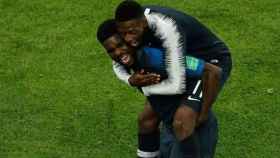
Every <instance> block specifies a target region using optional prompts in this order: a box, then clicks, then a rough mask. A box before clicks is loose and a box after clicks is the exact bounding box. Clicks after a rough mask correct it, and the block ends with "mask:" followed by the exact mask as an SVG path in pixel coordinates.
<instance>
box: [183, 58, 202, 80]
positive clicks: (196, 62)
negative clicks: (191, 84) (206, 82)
mask: <svg viewBox="0 0 280 158" xmlns="http://www.w3.org/2000/svg"><path fill="white" fill-rule="evenodd" d="M185 60H186V76H187V77H202V74H203V70H204V66H205V62H204V61H203V60H201V59H198V58H195V57H192V56H186V57H185Z"/></svg>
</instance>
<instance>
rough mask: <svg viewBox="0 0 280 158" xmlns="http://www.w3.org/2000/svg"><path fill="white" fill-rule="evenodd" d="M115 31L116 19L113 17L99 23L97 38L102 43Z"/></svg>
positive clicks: (115, 32)
mask: <svg viewBox="0 0 280 158" xmlns="http://www.w3.org/2000/svg"><path fill="white" fill-rule="evenodd" d="M117 33H118V31H117V25H116V21H115V20H114V19H108V20H105V21H104V22H103V23H101V24H100V25H99V27H98V29H97V39H98V41H99V42H100V43H103V42H104V41H105V40H106V39H108V38H109V37H111V36H113V35H114V34H117Z"/></svg>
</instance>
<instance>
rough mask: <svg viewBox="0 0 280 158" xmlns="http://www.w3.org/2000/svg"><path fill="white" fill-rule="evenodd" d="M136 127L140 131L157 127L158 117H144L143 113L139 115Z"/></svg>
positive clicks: (143, 131) (147, 131)
mask: <svg viewBox="0 0 280 158" xmlns="http://www.w3.org/2000/svg"><path fill="white" fill-rule="evenodd" d="M138 127H139V130H140V132H141V133H149V132H152V131H154V130H156V129H157V128H158V119H157V117H156V116H154V117H145V115H139V117H138Z"/></svg>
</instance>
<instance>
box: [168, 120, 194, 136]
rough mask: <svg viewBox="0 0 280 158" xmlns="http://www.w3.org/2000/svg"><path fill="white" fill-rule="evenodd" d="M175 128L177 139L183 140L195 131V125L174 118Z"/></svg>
mask: <svg viewBox="0 0 280 158" xmlns="http://www.w3.org/2000/svg"><path fill="white" fill-rule="evenodd" d="M173 129H174V132H175V135H176V137H177V139H179V140H183V139H185V138H187V137H189V136H191V135H192V133H193V131H194V127H193V126H189V125H187V124H186V122H183V121H182V120H174V121H173Z"/></svg>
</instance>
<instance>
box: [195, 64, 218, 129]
mask: <svg viewBox="0 0 280 158" xmlns="http://www.w3.org/2000/svg"><path fill="white" fill-rule="evenodd" d="M220 77H221V68H219V67H218V66H215V65H213V64H209V63H206V64H205V69H204V72H203V76H202V82H203V102H202V109H201V112H200V116H199V118H198V124H200V123H201V122H203V121H205V120H206V119H207V118H208V113H209V110H210V108H211V106H212V104H213V103H214V101H215V100H216V97H217V95H218V92H219V81H220Z"/></svg>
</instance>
